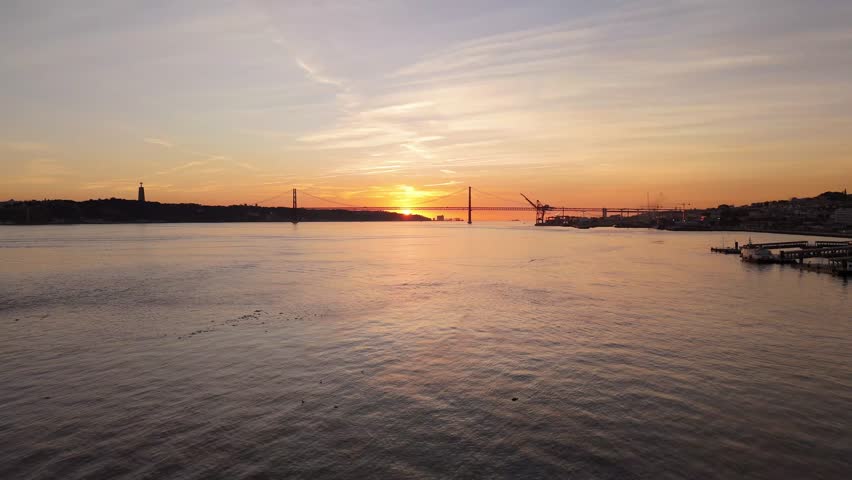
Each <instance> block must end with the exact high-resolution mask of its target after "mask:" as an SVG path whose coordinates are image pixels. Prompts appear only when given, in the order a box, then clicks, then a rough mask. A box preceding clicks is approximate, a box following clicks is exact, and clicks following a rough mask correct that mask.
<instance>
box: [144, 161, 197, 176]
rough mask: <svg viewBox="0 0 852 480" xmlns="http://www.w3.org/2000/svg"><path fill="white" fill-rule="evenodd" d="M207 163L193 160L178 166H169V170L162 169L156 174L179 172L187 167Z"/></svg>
mask: <svg viewBox="0 0 852 480" xmlns="http://www.w3.org/2000/svg"><path fill="white" fill-rule="evenodd" d="M206 164H207V162H201V161H192V162H187V163H184V164H182V165H178V166H176V167H172V168H169V169H167V170H161V171H159V172H156V173H155V174H156V175H169V174H173V173H177V172H180V171H183V170H187V169H190V168H193V167H200V166H202V165H206Z"/></svg>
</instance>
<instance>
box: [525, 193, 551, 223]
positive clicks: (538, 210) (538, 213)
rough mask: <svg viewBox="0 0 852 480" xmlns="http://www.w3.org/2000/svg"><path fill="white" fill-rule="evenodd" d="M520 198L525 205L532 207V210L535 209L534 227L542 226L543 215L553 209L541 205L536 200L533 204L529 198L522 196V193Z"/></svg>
mask: <svg viewBox="0 0 852 480" xmlns="http://www.w3.org/2000/svg"><path fill="white" fill-rule="evenodd" d="M521 196H522V197H524V200H526V201H527V203H529V204H530V205H532V206H533V208H534V209H535V224H536V225H544V217H545V215H546V214H547V212H548V211H550V210H554V208H553V207H551V206H550V205H548V204H546V203H541V202H540V201H538V200H536V201H535V203H533V201H532V200H530V199H529V198H527V196H526V195H524V194H523V193H522V194H521Z"/></svg>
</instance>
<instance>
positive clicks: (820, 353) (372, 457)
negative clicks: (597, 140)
mask: <svg viewBox="0 0 852 480" xmlns="http://www.w3.org/2000/svg"><path fill="white" fill-rule="evenodd" d="M753 237H754V240H755V241H761V240H769V239H775V238H783V237H780V236H771V235H757V234H756V235H753ZM721 240H722V235H721V234H718V233H714V234H704V233H673V232H657V231H638V230H637V231H623V230H588V231H576V230H573V229H564V228H553V229H543V228H534V227H530V226H526V225H520V224H503V225H484V224H483V225H473V226H472V227H469V226H467V225H457V224H444V225H441V224H432V225H421V224H416V225H415V224H343V225H340V224H300V225H297V226H293V225H289V224H262V225H250V224H235V225H124V226H73V227H21V228H3V229H0V268H2V275H0V478H8V479H13V478H14V479H18V478H63V479H68V478H108V477H127V478H198V479H207V478H279V477H285V476H288V477H302V478H323V477H347V478H370V477H371V478H473V477H482V478H618V479H629V478H653V479H657V478H689V479H697V478H850V477H852V312H850V311H851V310H852V301H850V294H849V290H850V287H849V285H848V284H847V283H846V282H845V281H843V280H842V279H839V278H834V277H830V276H828V275H820V274H816V273H809V272H805V273H802V272H799V271H796V270H793V269H791V268H789V267H779V266H766V267H761V266H755V265H747V264H741V263H740V262H739V261H738V260H737V259H736V258H734V257H730V256H721V255H712V254H710V253H709V247H710V246H711V245H716V244H719V243H721ZM734 240H740V241H743V240H745V238H737V237H734V236H731V235H728V237H727V242H728V243H733V241H734ZM513 399H517V400H513Z"/></svg>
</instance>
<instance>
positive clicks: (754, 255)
mask: <svg viewBox="0 0 852 480" xmlns="http://www.w3.org/2000/svg"><path fill="white" fill-rule="evenodd" d="M740 259H742V261H744V262H752V263H775V262H777V261H778V259H777V258H776V257H775V255H774V254H773V253H772V251H771V250H769V249H768V248H764V247H762V246H760V245H752V244H751V243H749V244H748V245H743V247H742V248H740Z"/></svg>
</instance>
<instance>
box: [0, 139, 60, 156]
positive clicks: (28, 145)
mask: <svg viewBox="0 0 852 480" xmlns="http://www.w3.org/2000/svg"><path fill="white" fill-rule="evenodd" d="M0 147H2V148H5V149H8V150H12V151H15V152H25V153H44V152H48V151H50V146H49V145H47V144H44V143H38V142H22V141H3V142H0Z"/></svg>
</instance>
